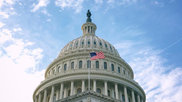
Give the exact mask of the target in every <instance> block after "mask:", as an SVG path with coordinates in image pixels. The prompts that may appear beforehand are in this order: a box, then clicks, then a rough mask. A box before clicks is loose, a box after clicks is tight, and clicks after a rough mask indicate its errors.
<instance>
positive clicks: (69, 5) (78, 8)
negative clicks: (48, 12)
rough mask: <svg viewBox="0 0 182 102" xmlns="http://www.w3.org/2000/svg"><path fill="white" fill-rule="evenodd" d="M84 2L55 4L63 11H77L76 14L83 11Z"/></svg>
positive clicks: (65, 0)
mask: <svg viewBox="0 0 182 102" xmlns="http://www.w3.org/2000/svg"><path fill="white" fill-rule="evenodd" d="M82 3H83V0H56V1H55V4H56V5H57V6H59V7H60V8H61V9H62V10H64V9H65V8H72V9H75V12H76V13H78V12H80V11H81V9H82Z"/></svg>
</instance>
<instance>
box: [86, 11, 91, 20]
mask: <svg viewBox="0 0 182 102" xmlns="http://www.w3.org/2000/svg"><path fill="white" fill-rule="evenodd" d="M91 15H92V14H91V13H90V10H88V11H87V22H92V19H91V18H90V17H91Z"/></svg>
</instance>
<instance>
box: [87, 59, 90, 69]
mask: <svg viewBox="0 0 182 102" xmlns="http://www.w3.org/2000/svg"><path fill="white" fill-rule="evenodd" d="M90 67H91V61H90V60H88V61H87V68H90Z"/></svg>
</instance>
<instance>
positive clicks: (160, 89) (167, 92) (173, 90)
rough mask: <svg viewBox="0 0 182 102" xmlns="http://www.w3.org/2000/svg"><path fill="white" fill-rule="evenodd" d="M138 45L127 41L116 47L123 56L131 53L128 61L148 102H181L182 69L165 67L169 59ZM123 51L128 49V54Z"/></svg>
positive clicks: (149, 48)
mask: <svg viewBox="0 0 182 102" xmlns="http://www.w3.org/2000/svg"><path fill="white" fill-rule="evenodd" d="M137 45H138V44H136V43H135V42H133V43H132V42H131V41H130V42H128V41H126V43H124V44H121V43H120V44H116V47H117V48H118V49H119V53H120V54H121V55H123V56H125V54H126V56H127V55H128V53H130V57H129V58H128V59H127V60H128V62H129V64H130V65H131V67H132V68H133V70H134V73H135V80H136V81H137V82H139V84H140V85H141V86H142V87H143V88H144V90H145V92H146V98H147V102H181V99H182V97H181V94H182V79H181V77H182V68H179V67H174V66H165V65H164V64H165V61H167V59H165V58H163V57H161V56H160V55H159V54H158V51H157V50H153V49H152V48H151V47H150V46H148V47H146V46H144V47H143V48H138V47H135V46H137ZM121 49H123V50H126V49H127V51H128V53H123V52H122V51H123V50H121ZM121 57H122V56H121Z"/></svg>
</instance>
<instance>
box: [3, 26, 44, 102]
mask: <svg viewBox="0 0 182 102" xmlns="http://www.w3.org/2000/svg"><path fill="white" fill-rule="evenodd" d="M13 33H16V32H14V31H13V30H9V29H2V30H1V31H0V80H1V87H0V90H1V93H0V96H1V99H0V101H1V102H12V101H14V102H32V95H33V91H34V90H35V88H36V87H37V85H38V84H39V83H40V82H41V81H42V80H43V75H44V71H45V70H41V71H39V70H37V65H38V64H39V63H40V61H41V59H42V57H43V56H42V49H41V48H30V46H32V45H33V44H34V43H33V42H30V41H25V40H24V39H20V38H15V37H14V35H13ZM10 97H11V98H10Z"/></svg>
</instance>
